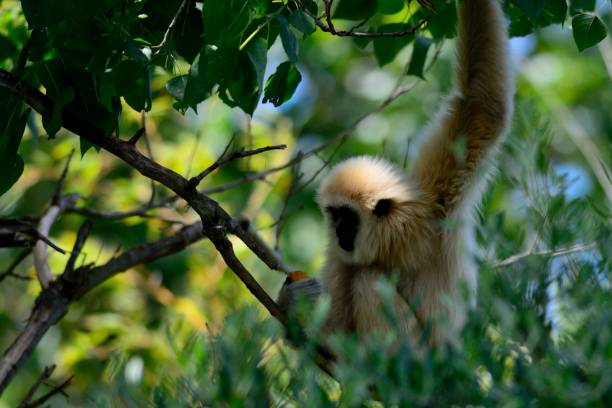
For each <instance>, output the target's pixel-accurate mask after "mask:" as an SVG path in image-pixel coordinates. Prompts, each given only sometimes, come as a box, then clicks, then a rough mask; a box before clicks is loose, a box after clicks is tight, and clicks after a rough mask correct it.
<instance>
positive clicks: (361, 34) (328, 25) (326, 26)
mask: <svg viewBox="0 0 612 408" xmlns="http://www.w3.org/2000/svg"><path fill="white" fill-rule="evenodd" d="M323 4H324V8H325V12H324V14H323V16H324V18H325V21H326V22H325V23H324V22H323V19H322V18H321V17H317V16H315V15H313V14H312V13H310V12H309V11H308V10H307V9H306V8H304V9H303V11H304V12H306V13H307V14H308V15H309V16H310V17H311V18H312V19H313V20H314V22H315V24H316V25H317V27H319V29H321V31H324V32H326V33H330V34H332V35H335V36H338V37H357V38H384V37H405V36H407V35H414V34H416V32H417V31H419V30H420V29H421V28H422V27H423V26H424V25H425V23H427V21H428V20H429V18H430V17H431V16H427V17H425V18H424V19H422V20H421V21H419V22H418V23H417V24H416V25H414V26H412V27H408V28H406V29H405V30H401V31H388V32H365V31H356V30H357V28H360V27H362V26H363V25H364V24H366V23H367V21H368V19H369V18H368V19H365V20H362V21H361V22H359V23H358V24H357V25H355V26H354V27H352V28H351V29H349V30H338V29H336V27H335V26H334V23H333V22H332V17H331V14H332V13H331V8H332V4H333V0H323Z"/></svg>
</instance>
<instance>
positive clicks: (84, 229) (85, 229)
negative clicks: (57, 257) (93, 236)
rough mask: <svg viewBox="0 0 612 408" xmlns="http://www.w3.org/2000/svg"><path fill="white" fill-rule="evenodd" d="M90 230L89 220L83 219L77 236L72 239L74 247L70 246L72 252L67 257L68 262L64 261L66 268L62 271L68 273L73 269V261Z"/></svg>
mask: <svg viewBox="0 0 612 408" xmlns="http://www.w3.org/2000/svg"><path fill="white" fill-rule="evenodd" d="M90 230H91V221H90V220H85V221H84V222H83V224H81V227H80V228H79V232H78V233H77V238H76V240H75V241H74V247H73V248H72V252H71V253H70V258H68V262H66V268H65V269H64V273H66V274H70V273H72V271H73V270H74V263H75V262H76V260H77V258H78V257H79V254H80V253H81V250H82V249H83V245H84V244H85V240H86V239H87V237H88V236H89V231H90Z"/></svg>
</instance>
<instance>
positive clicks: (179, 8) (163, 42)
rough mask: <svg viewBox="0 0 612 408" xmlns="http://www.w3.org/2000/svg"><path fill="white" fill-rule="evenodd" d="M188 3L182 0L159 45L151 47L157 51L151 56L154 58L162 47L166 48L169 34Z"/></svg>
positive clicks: (187, 0) (186, 0)
mask: <svg viewBox="0 0 612 408" xmlns="http://www.w3.org/2000/svg"><path fill="white" fill-rule="evenodd" d="M188 2H189V0H183V1H182V2H181V4H180V5H179V7H178V9H177V10H176V14H175V15H174V17H173V18H172V21H171V22H170V25H168V28H167V29H166V32H164V37H163V38H162V41H161V43H159V45H156V46H155V47H152V48H157V51H155V54H154V55H153V56H155V57H156V56H157V55H158V54H159V53H160V52H161V51H162V50H163V49H164V47H166V45H167V44H168V41H170V33H171V32H172V30H173V29H174V26H176V23H177V22H178V19H179V17H180V16H181V14H183V11H184V10H185V7H186V6H187V3H188Z"/></svg>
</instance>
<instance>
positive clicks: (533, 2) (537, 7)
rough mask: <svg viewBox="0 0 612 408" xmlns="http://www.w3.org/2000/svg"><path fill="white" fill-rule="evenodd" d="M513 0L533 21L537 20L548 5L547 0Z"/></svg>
mask: <svg viewBox="0 0 612 408" xmlns="http://www.w3.org/2000/svg"><path fill="white" fill-rule="evenodd" d="M512 2H513V3H514V4H516V6H517V7H518V8H519V9H521V10H522V11H523V12H524V13H525V14H527V16H528V17H529V18H530V19H531V20H532V21H535V20H536V19H537V18H538V16H539V15H540V13H541V12H542V10H544V7H546V0H512Z"/></svg>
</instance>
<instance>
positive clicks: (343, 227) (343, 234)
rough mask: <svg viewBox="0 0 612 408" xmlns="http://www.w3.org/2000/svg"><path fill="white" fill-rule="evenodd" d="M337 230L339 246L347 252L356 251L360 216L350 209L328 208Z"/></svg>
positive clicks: (344, 207)
mask: <svg viewBox="0 0 612 408" xmlns="http://www.w3.org/2000/svg"><path fill="white" fill-rule="evenodd" d="M327 211H329V215H330V216H331V221H332V224H333V226H334V228H335V230H336V237H337V238H338V245H340V248H342V249H344V250H345V251H349V252H350V251H352V250H353V249H355V237H356V236H357V231H358V230H359V215H357V213H356V212H355V211H354V210H353V209H351V208H350V207H346V206H342V207H327Z"/></svg>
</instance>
